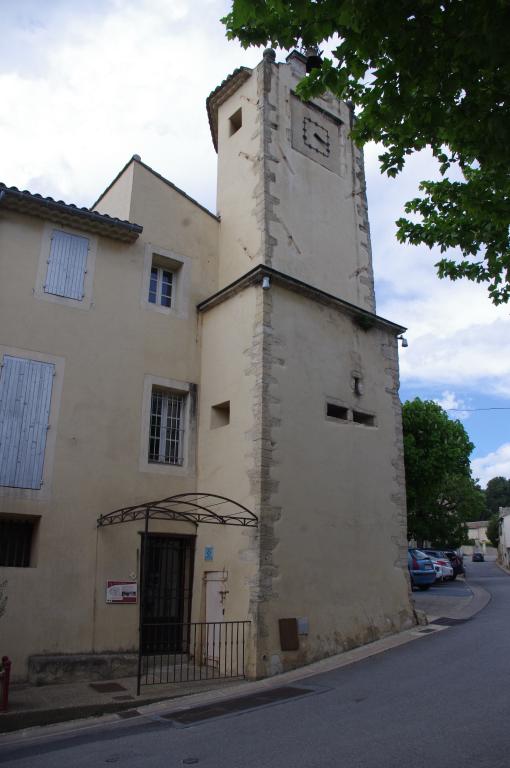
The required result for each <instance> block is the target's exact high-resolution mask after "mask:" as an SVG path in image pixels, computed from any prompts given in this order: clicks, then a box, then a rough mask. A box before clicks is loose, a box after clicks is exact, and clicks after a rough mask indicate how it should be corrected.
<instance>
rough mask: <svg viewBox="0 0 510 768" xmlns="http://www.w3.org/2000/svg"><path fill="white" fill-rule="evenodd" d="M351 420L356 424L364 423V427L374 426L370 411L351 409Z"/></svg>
mask: <svg viewBox="0 0 510 768" xmlns="http://www.w3.org/2000/svg"><path fill="white" fill-rule="evenodd" d="M352 420H353V421H354V422H355V423H356V424H364V425H365V426H366V427H375V416H373V415H372V414H371V413H362V412H361V411H353V412H352Z"/></svg>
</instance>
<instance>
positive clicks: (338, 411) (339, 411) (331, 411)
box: [326, 403, 349, 421]
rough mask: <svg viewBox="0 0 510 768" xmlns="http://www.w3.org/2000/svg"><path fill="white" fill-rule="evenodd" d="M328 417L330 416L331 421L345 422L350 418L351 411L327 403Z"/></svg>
mask: <svg viewBox="0 0 510 768" xmlns="http://www.w3.org/2000/svg"><path fill="white" fill-rule="evenodd" d="M326 416H329V417H330V418H331V419H342V420H343V421H347V419H348V418H349V411H348V409H347V408H344V407H343V406H342V405H336V404H335V403H326Z"/></svg>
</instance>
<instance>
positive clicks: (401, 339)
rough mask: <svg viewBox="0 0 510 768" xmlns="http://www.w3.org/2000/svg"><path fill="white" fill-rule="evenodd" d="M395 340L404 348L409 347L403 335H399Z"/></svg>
mask: <svg viewBox="0 0 510 768" xmlns="http://www.w3.org/2000/svg"><path fill="white" fill-rule="evenodd" d="M397 339H398V340H399V341H401V342H402V346H403V347H404V348H405V347H408V346H409V342H408V341H407V339H405V338H404V336H403V334H400V336H397Z"/></svg>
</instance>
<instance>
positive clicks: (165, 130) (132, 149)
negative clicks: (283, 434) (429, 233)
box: [0, 0, 510, 486]
mask: <svg viewBox="0 0 510 768" xmlns="http://www.w3.org/2000/svg"><path fill="white" fill-rule="evenodd" d="M229 6H230V4H229V2H228V0H44V2H41V0H17V2H16V3H12V2H11V0H0V19H1V21H2V31H3V35H2V46H1V48H0V181H3V182H4V183H6V184H7V185H8V186H17V187H19V188H21V189H29V190H30V191H31V192H38V193H40V194H42V195H50V196H52V197H55V198H56V199H63V200H65V201H66V202H69V203H75V204H77V205H85V206H90V205H91V204H92V203H93V202H94V201H95V200H96V198H97V197H98V196H99V194H100V192H101V191H102V190H103V189H105V187H106V186H107V185H108V184H109V183H110V181H111V180H112V179H113V178H114V177H115V176H116V174H117V173H118V171H119V170H120V169H121V168H122V167H123V166H124V165H125V163H126V162H127V161H128V160H129V159H130V157H131V156H132V155H133V154H139V155H140V156H141V158H142V160H143V161H144V162H145V163H147V164H148V165H150V166H151V167H153V168H154V169H155V170H156V171H158V172H159V173H161V174H162V175H163V176H165V177H166V178H168V179H170V180H171V181H172V182H173V183H174V184H176V185H177V186H179V187H181V188H182V189H183V190H184V191H185V192H187V193H188V194H189V195H191V196H192V197H194V198H195V199H196V200H198V201H199V202H200V203H201V204H202V205H205V206H206V207H207V208H209V209H210V210H212V211H215V210H216V201H215V198H216V154H215V152H214V149H213V146H212V142H211V137H210V132H209V125H208V121H207V116H206V111H205V99H206V97H207V95H208V94H209V93H210V92H211V91H212V90H213V89H214V88H215V87H216V86H217V85H218V84H219V83H220V82H221V81H222V80H223V79H224V78H225V77H226V76H227V75H228V74H230V73H231V72H232V71H233V70H234V69H235V68H236V67H238V66H241V65H244V66H248V67H251V66H255V65H256V64H257V63H258V61H259V60H260V58H261V50H257V49H251V50H248V51H244V50H243V49H242V48H241V47H240V46H239V45H238V44H237V43H236V42H229V41H227V39H226V37H225V32H224V27H223V25H222V24H221V23H220V21H219V19H220V17H221V16H222V15H224V14H225V13H226V12H227V11H228V10H229ZM284 58H285V52H282V51H279V52H278V53H277V60H278V61H283V60H284ZM377 155H378V148H377V147H376V146H375V145H368V146H367V147H366V148H365V165H366V176H367V189H368V199H369V216H370V225H371V233H372V249H373V259H374V271H375V279H376V296H377V312H378V314H380V315H382V316H383V317H386V318H388V319H391V320H393V321H395V322H396V323H399V324H401V325H404V326H406V327H407V328H408V331H407V332H406V334H405V335H406V338H407V340H408V342H409V346H408V347H407V348H401V350H400V367H401V390H400V394H401V399H402V400H403V401H405V400H407V399H412V398H414V397H421V398H422V399H431V400H436V401H437V402H439V403H440V404H441V405H442V406H443V407H444V408H447V409H449V410H448V413H449V415H450V417H451V418H459V419H461V420H462V423H463V425H464V427H465V428H466V430H467V432H468V434H469V436H470V439H471V441H472V442H473V443H474V445H475V448H474V451H473V454H472V469H473V475H474V476H475V477H476V478H479V480H480V482H481V484H482V486H484V485H485V483H486V482H487V481H488V480H489V479H490V478H491V477H494V476H496V475H503V476H505V477H510V305H509V306H504V307H495V306H494V305H493V304H492V303H491V302H490V300H489V298H488V295H487V291H486V288H484V286H481V285H475V284H473V283H469V282H467V281H457V282H455V283H454V282H451V281H449V280H440V279H439V278H438V277H437V276H436V272H435V268H434V263H435V262H436V261H437V260H438V259H439V258H440V256H439V254H438V253H437V252H434V251H430V250H429V249H428V248H421V247H411V246H406V245H401V244H399V243H398V242H397V240H396V238H395V224H394V222H395V220H396V219H397V218H398V217H399V216H400V215H401V214H402V212H403V205H404V203H405V201H406V200H408V199H411V198H412V197H413V196H415V194H416V193H417V189H418V183H419V182H420V181H421V180H422V179H429V178H432V177H433V175H434V172H435V171H434V164H433V161H432V159H431V157H430V155H428V154H427V152H424V153H421V154H420V155H418V156H413V157H412V158H411V159H410V160H409V161H408V163H407V166H406V168H405V170H404V172H403V173H402V174H400V175H399V177H398V178H397V179H393V180H391V179H388V178H387V177H384V176H382V175H381V174H380V172H379V167H378V160H377ZM453 409H456V410H453ZM505 409H507V410H505Z"/></svg>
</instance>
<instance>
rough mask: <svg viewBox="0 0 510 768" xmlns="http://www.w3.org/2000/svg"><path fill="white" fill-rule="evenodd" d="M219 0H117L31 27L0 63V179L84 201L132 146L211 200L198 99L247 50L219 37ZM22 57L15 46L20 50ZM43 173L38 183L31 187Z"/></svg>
mask: <svg viewBox="0 0 510 768" xmlns="http://www.w3.org/2000/svg"><path fill="white" fill-rule="evenodd" d="M227 10H228V3H227V2H224V1H223V0H215V1H211V2H207V0H203V1H202V2H201V3H200V13H198V12H197V10H196V5H195V4H194V3H193V2H192V1H191V0H177V2H176V1H175V0H173V2H171V3H169V2H167V1H166V0H141V1H140V2H135V0H115V2H110V3H107V4H106V5H105V6H103V13H102V15H100V16H98V15H97V14H93V15H87V14H84V15H81V16H79V18H77V16H78V14H77V12H76V6H74V15H73V14H70V13H67V14H64V16H63V17H60V16H59V17H58V20H56V22H55V23H56V29H53V28H50V29H48V28H46V27H44V26H43V27H37V26H36V27H34V28H31V29H30V37H31V40H32V43H33V45H34V46H35V48H36V49H37V50H38V51H39V55H38V56H36V57H35V60H34V62H33V67H32V69H31V70H30V71H26V68H22V69H19V70H18V69H17V68H16V67H15V66H5V67H4V71H3V74H1V75H0V98H1V100H2V116H1V117H0V145H1V146H2V149H3V152H2V154H3V158H2V159H3V163H2V165H3V167H2V176H3V178H2V180H3V181H5V182H6V183H8V184H13V185H16V186H19V187H22V188H25V187H27V188H30V189H31V190H32V191H35V192H41V193H42V194H52V195H55V194H56V195H57V196H59V197H64V199H66V200H68V201H70V202H75V203H77V204H90V203H91V202H92V201H93V200H94V199H95V198H96V197H97V196H98V194H99V193H100V192H101V191H102V190H103V189H104V188H105V186H106V185H107V184H108V183H109V182H110V181H111V180H112V179H113V178H114V176H115V175H116V174H117V172H118V171H119V170H120V169H121V168H122V166H123V165H124V164H125V163H126V162H127V160H128V159H129V158H130V157H131V155H132V154H133V153H138V154H140V155H141V156H142V159H143V160H144V161H145V162H147V163H148V164H149V165H152V166H154V167H155V169H156V170H158V171H159V172H160V173H162V174H163V175H165V176H167V177H169V178H170V179H171V180H172V181H173V182H174V183H176V184H177V185H178V186H181V187H184V188H185V189H186V191H187V192H188V193H189V194H190V195H192V196H194V197H197V198H198V199H199V200H200V202H203V203H204V204H206V205H208V206H209V207H212V208H214V205H215V190H216V178H215V176H216V174H215V171H216V156H215V153H214V150H213V148H212V142H211V139H210V136H209V127H208V123H207V116H206V110H205V99H206V97H207V95H208V94H209V92H210V91H211V90H213V89H214V88H215V87H216V85H218V83H220V82H221V81H222V80H223V79H224V78H225V77H226V76H227V75H228V74H230V72H231V71H232V70H233V69H235V68H236V67H237V66H239V65H240V64H245V65H247V66H252V65H254V64H256V63H257V62H258V60H259V59H260V53H259V52H258V51H256V50H250V51H246V52H245V51H242V49H241V48H240V46H238V45H237V44H235V43H228V42H227V40H226V38H225V30H224V28H223V26H222V25H221V24H220V22H219V17H220V16H221V15H222V14H223V13H225V12H226V11H227ZM20 58H21V56H20ZM40 180H44V181H45V183H46V185H47V186H46V187H45V188H44V189H43V188H36V187H35V184H37V183H39V181H40Z"/></svg>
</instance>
